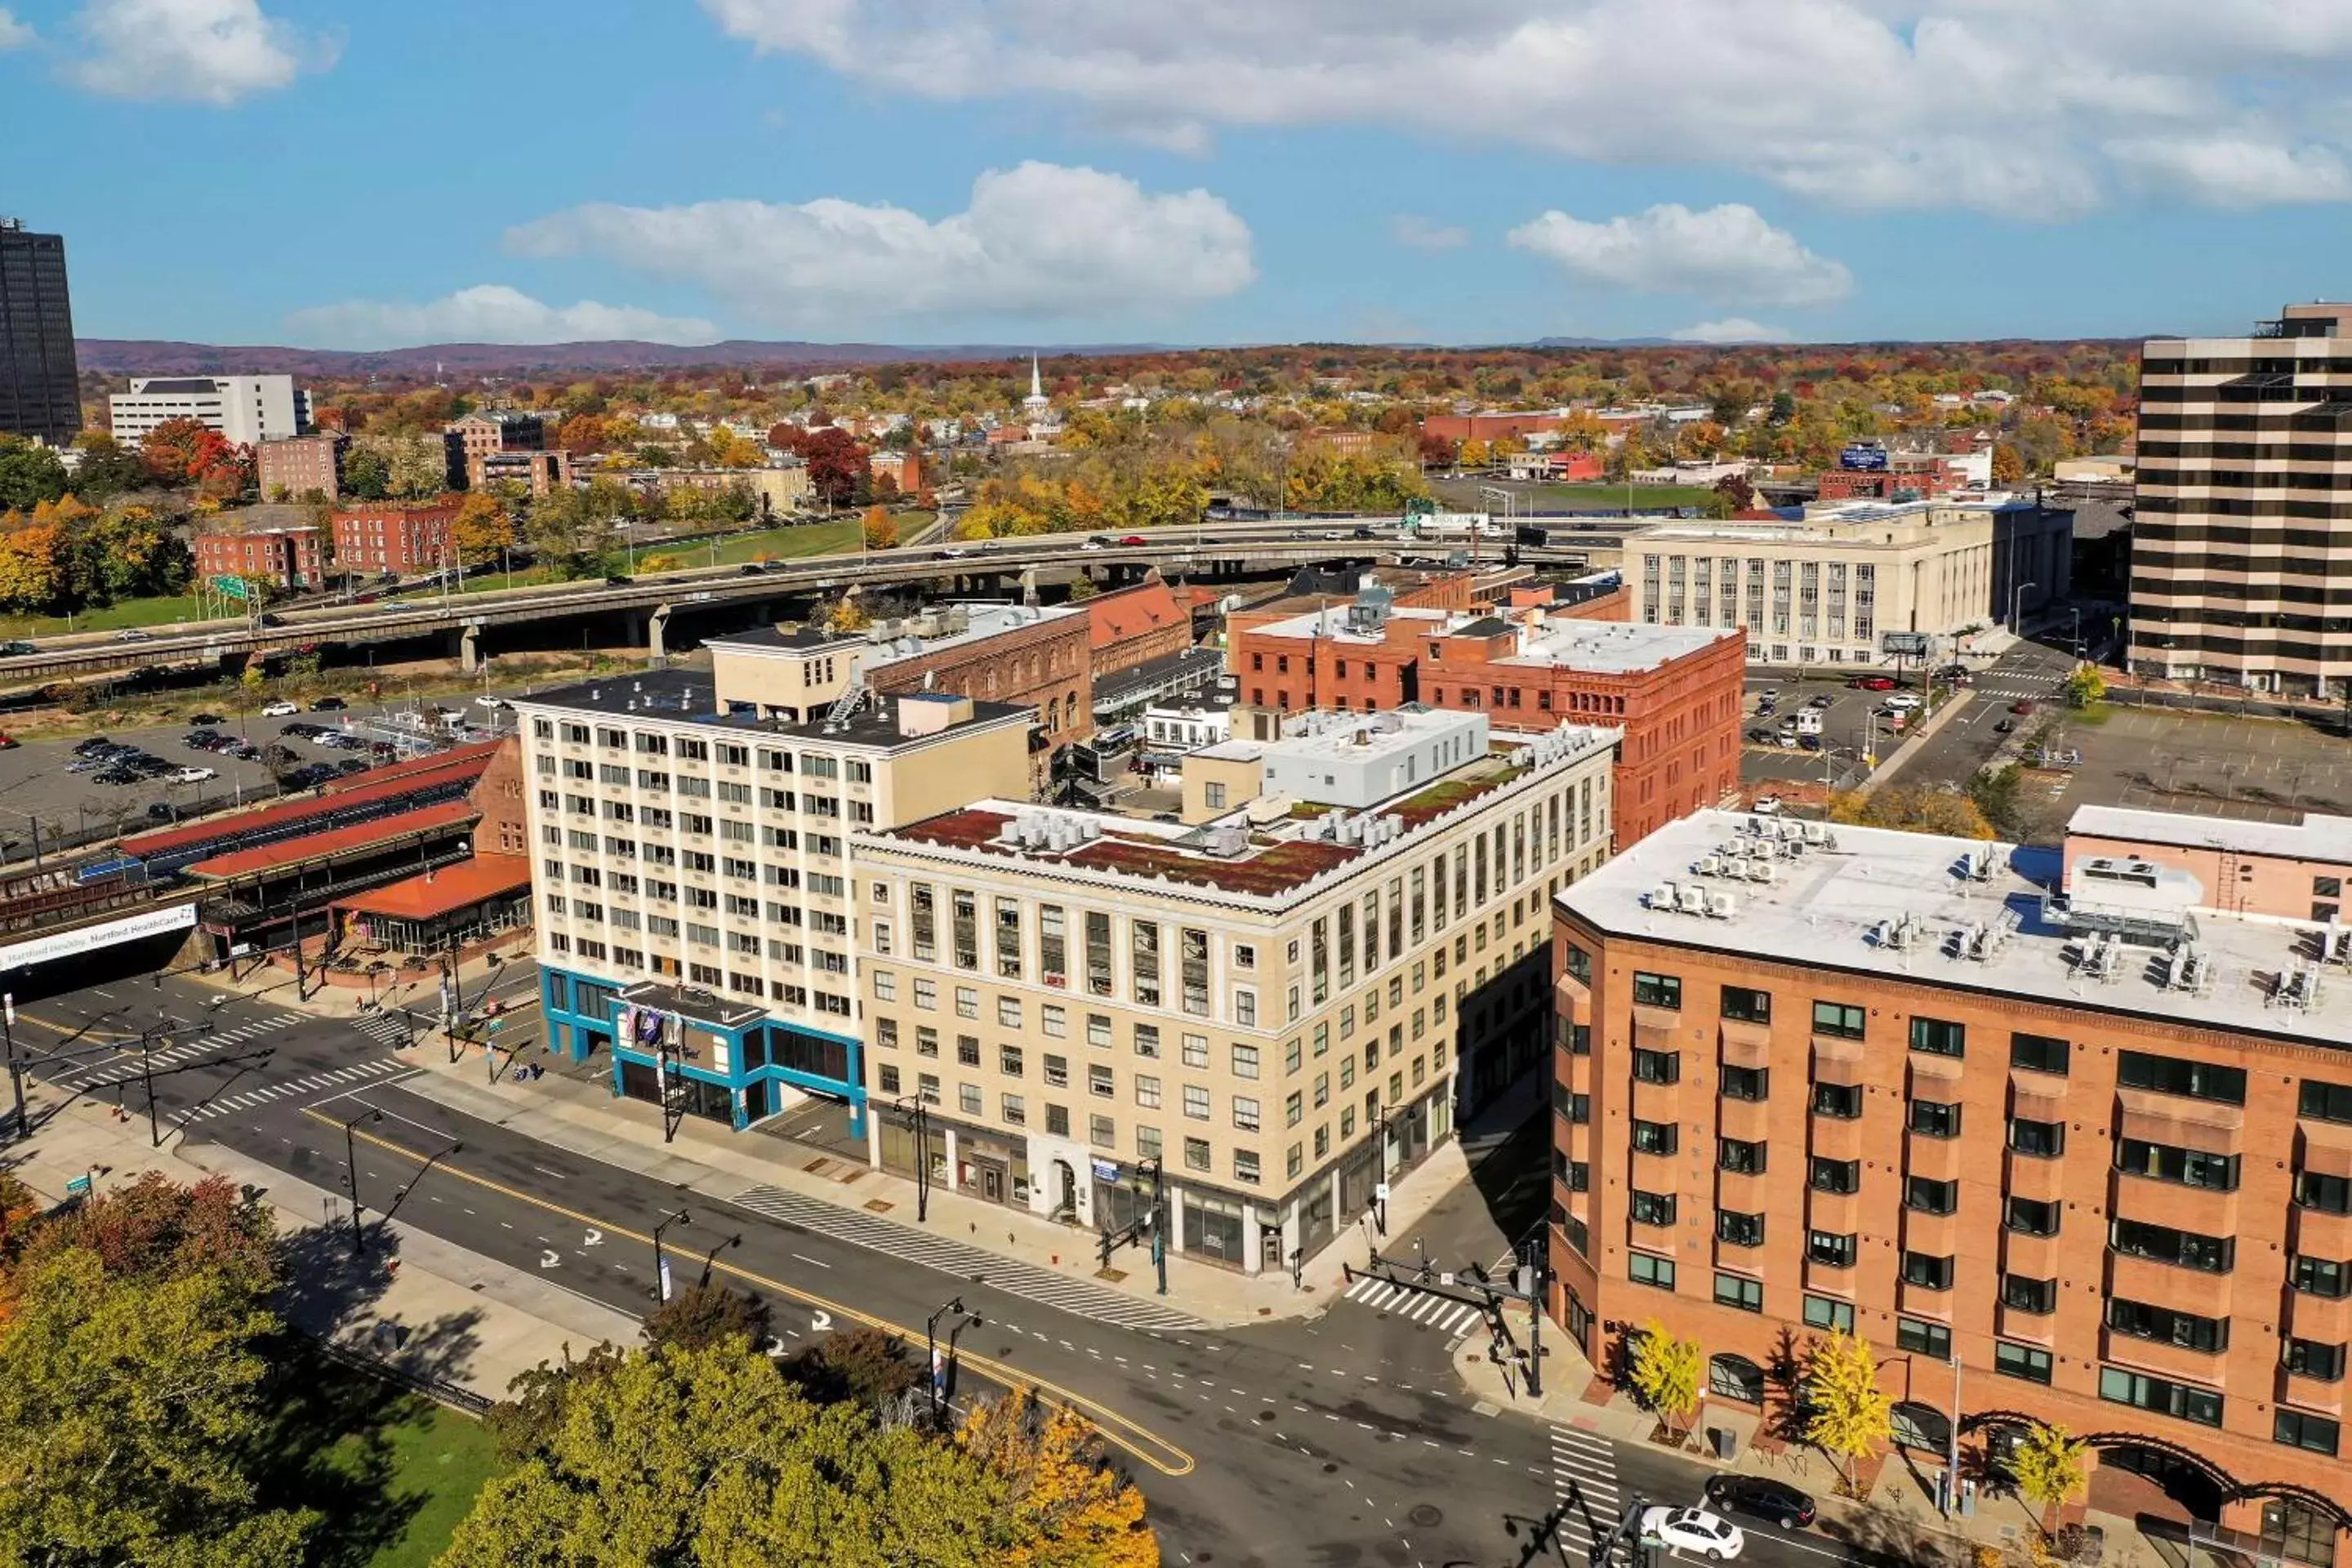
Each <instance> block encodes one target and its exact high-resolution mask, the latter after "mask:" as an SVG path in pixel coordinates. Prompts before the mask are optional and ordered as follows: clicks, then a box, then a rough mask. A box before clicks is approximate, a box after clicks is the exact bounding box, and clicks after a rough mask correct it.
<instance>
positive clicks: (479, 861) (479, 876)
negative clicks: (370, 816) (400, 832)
mask: <svg viewBox="0 0 2352 1568" xmlns="http://www.w3.org/2000/svg"><path fill="white" fill-rule="evenodd" d="M394 820H395V821H396V820H397V819H396V818H395V819H394ZM529 890H530V857H529V856H527V855H483V854H477V855H476V856H475V857H474V858H472V859H470V860H460V861H458V862H457V864H456V865H454V866H444V867H441V868H439V869H437V870H432V871H425V872H421V873H419V874H418V875H416V876H414V877H403V878H402V879H400V880H399V881H397V882H388V883H386V884H385V885H384V886H383V887H381V888H372V889H369V890H368V891H366V892H364V893H354V894H352V896H351V897H350V898H348V899H337V900H335V908H337V909H339V910H351V911H352V912H353V913H354V914H368V915H383V916H385V917H387V918H390V919H394V920H411V921H428V920H431V919H433V918H434V917H435V916H436V915H446V914H455V913H456V912H457V911H458V910H466V909H471V908H473V906H475V905H476V904H478V903H480V902H481V901H482V900H485V899H494V898H496V897H498V896H499V894H500V893H512V892H524V891H529Z"/></svg>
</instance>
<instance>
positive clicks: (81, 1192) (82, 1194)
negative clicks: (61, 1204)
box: [66, 1173, 90, 1198]
mask: <svg viewBox="0 0 2352 1568" xmlns="http://www.w3.org/2000/svg"><path fill="white" fill-rule="evenodd" d="M89 1187H90V1181H89V1175H88V1174H87V1173H85V1174H82V1175H79V1176H73V1177H69V1178H68V1180H67V1182H66V1196H68V1197H69V1198H86V1197H88V1196H89Z"/></svg>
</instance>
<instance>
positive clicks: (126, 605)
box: [0, 594, 205, 637]
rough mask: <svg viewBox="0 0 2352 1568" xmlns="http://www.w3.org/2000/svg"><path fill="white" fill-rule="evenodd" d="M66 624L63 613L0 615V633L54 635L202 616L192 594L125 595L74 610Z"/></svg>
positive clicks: (101, 630)
mask: <svg viewBox="0 0 2352 1568" xmlns="http://www.w3.org/2000/svg"><path fill="white" fill-rule="evenodd" d="M70 618H71V623H72V624H71V625H68V624H67V623H68V617H67V616H0V637H55V636H57V635H58V633H60V632H110V631H116V630H119V629H121V627H123V626H167V625H169V624H170V623H172V622H173V621H200V620H203V619H205V613H204V608H203V606H202V605H199V604H198V603H197V601H196V595H194V594H180V595H174V596H173V597H171V598H168V599H124V600H122V601H121V602H120V603H119V604H113V605H108V606H107V607H106V608H104V609H102V610H77V611H75V612H74V614H73V616H71V617H70Z"/></svg>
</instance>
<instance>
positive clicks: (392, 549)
mask: <svg viewBox="0 0 2352 1568" xmlns="http://www.w3.org/2000/svg"><path fill="white" fill-rule="evenodd" d="M455 521H457V503H456V502H455V501H377V502H374V503H373V504H372V505H369V506H364V507H356V508H353V509H352V510H348V511H339V512H337V513H335V515H334V528H335V564H336V565H337V566H339V567H341V568H342V569H343V570H344V571H347V572H397V573H409V572H428V571H434V570H436V569H438V568H439V567H440V565H441V564H442V563H443V560H444V558H445V557H446V558H447V559H449V560H453V561H454V560H455V559H456V552H455V550H454V549H453V548H452V547H451V546H450V543H449V525H450V524H451V523H453V522H455Z"/></svg>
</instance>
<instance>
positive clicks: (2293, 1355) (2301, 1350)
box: [2279, 1339, 2344, 1383]
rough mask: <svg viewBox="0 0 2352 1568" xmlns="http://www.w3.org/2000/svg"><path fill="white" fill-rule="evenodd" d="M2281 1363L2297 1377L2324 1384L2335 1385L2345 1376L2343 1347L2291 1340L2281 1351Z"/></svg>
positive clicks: (2311, 1341)
mask: <svg viewBox="0 0 2352 1568" xmlns="http://www.w3.org/2000/svg"><path fill="white" fill-rule="evenodd" d="M2279 1361H2280V1363H2281V1364H2283V1365H2284V1366H2285V1368H2286V1369H2287V1371H2289V1372H2291V1373H2294V1375H2295V1376H2297V1377H2315V1378H2317V1379H2319V1380H2320V1381H2321V1382H2323V1383H2334V1382H2335V1381H2336V1379H2338V1378H2340V1377H2342V1376H2343V1375H2344V1347H2343V1346H2342V1345H2324V1344H2321V1343H2320V1342H2318V1341H2316V1340H2297V1339H2290V1340H2288V1341H2287V1342H2286V1344H2285V1346H2284V1348H2283V1349H2282V1350H2281V1352H2280V1354H2279Z"/></svg>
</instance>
